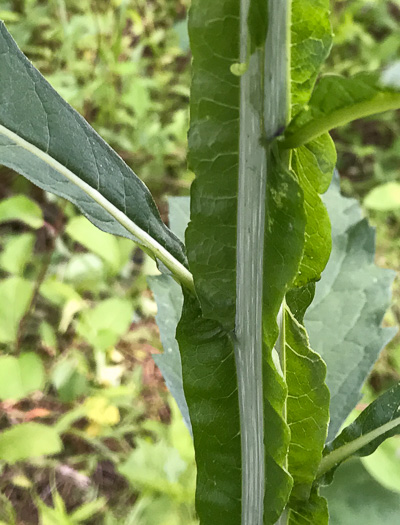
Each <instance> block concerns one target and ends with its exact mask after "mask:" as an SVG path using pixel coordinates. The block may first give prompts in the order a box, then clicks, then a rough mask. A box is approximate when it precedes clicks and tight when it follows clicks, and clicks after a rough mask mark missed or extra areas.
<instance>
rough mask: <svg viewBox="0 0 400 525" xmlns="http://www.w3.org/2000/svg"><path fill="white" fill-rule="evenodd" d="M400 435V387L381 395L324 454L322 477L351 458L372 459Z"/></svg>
mask: <svg viewBox="0 0 400 525" xmlns="http://www.w3.org/2000/svg"><path fill="white" fill-rule="evenodd" d="M399 431H400V383H399V384H397V385H395V386H393V387H392V388H390V389H389V390H388V391H387V392H385V393H384V394H382V395H380V396H379V397H378V399H376V400H375V401H374V402H373V403H371V404H370V405H368V407H367V408H366V409H365V410H364V411H363V412H361V414H360V415H359V416H358V418H357V419H356V420H355V421H354V422H353V423H352V424H351V425H349V426H348V427H346V428H345V429H344V430H343V431H342V432H341V433H340V434H339V435H338V436H337V437H336V438H335V439H334V440H333V441H332V442H331V443H329V444H328V445H327V446H326V447H325V450H324V459H323V461H322V462H321V465H320V468H319V474H320V475H325V474H326V473H330V472H331V471H332V470H334V469H336V468H337V467H338V466H339V465H340V463H342V462H343V461H345V460H346V459H348V458H349V457H351V456H368V455H369V454H372V453H373V452H374V451H375V450H376V448H377V447H378V446H379V445H380V444H381V443H382V442H383V441H384V440H385V439H387V438H389V437H391V436H394V435H396V434H398V433H399Z"/></svg>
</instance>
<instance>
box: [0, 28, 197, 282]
mask: <svg viewBox="0 0 400 525" xmlns="http://www.w3.org/2000/svg"><path fill="white" fill-rule="evenodd" d="M0 77H1V81H2V89H1V92H0V163H1V164H4V165H6V166H8V167H10V168H12V169H14V170H15V171H17V172H18V173H20V174H22V175H24V176H25V177H27V178H28V179H29V180H31V181H32V182H33V183H35V184H36V185H37V186H39V187H41V188H43V189H45V190H46V191H50V192H52V193H55V194H57V195H60V196H61V197H64V198H66V199H68V200H70V201H71V202H73V203H74V204H75V205H76V206H78V208H80V210H81V211H82V212H83V213H84V214H85V215H86V216H87V217H88V219H90V220H91V221H92V222H93V223H94V224H95V225H96V226H98V227H99V228H100V229H102V230H104V231H106V232H108V233H113V234H115V235H122V236H125V237H129V238H131V239H133V240H135V241H137V242H139V243H140V244H141V245H142V246H143V247H144V248H145V249H147V250H148V251H149V252H150V253H152V254H153V255H154V256H156V257H157V258H158V259H159V260H160V261H162V262H163V263H164V264H165V265H166V266H167V267H168V268H169V269H170V270H171V271H172V272H173V273H174V274H176V275H177V277H178V279H179V280H180V281H181V282H183V283H184V284H185V285H186V286H187V287H189V288H192V279H191V276H190V274H189V272H188V271H187V269H186V267H185V265H186V256H185V253H184V248H183V245H182V243H180V242H179V240H178V239H177V238H176V237H175V236H174V235H173V234H172V233H171V232H170V231H169V230H168V228H167V227H166V226H165V225H164V224H163V222H162V221H161V219H160V215H159V212H158V210H157V208H156V205H155V203H154V201H153V199H152V197H151V195H150V193H149V191H148V189H147V188H146V186H145V185H144V184H143V182H142V181H140V179H139V178H138V177H137V176H136V175H135V174H134V173H133V172H132V170H131V169H130V168H128V166H127V165H126V164H125V163H124V162H123V160H122V159H121V158H120V157H119V156H118V155H117V154H116V153H115V152H114V151H113V150H112V149H111V148H110V147H109V146H108V145H107V144H106V143H105V142H104V141H103V140H102V139H101V138H100V137H99V135H98V134H97V133H96V132H95V131H94V130H93V129H92V128H91V127H90V126H89V125H88V123H87V122H86V121H85V120H84V119H83V118H82V117H81V116H80V115H79V114H78V113H77V112H76V111H74V110H73V109H72V108H71V106H69V105H68V104H67V103H66V102H65V101H64V100H63V99H62V98H61V97H60V96H59V95H58V94H57V93H56V91H54V89H53V88H52V87H51V86H50V84H49V83H48V82H47V81H46V80H45V79H44V78H43V77H42V76H41V74H40V73H39V72H38V71H37V70H36V69H35V68H34V67H33V66H32V64H31V63H30V62H29V60H28V59H27V58H26V57H25V56H24V55H23V53H22V52H21V51H20V50H19V49H18V47H17V45H16V43H15V42H14V40H13V39H12V38H11V36H10V34H9V33H8V32H7V30H6V28H5V26H4V24H3V23H0Z"/></svg>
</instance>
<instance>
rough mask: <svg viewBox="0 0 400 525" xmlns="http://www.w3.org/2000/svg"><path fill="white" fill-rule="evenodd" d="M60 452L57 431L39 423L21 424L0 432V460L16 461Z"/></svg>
mask: <svg viewBox="0 0 400 525" xmlns="http://www.w3.org/2000/svg"><path fill="white" fill-rule="evenodd" d="M61 450H62V442H61V439H60V437H59V435H58V433H57V431H56V430H55V429H54V428H53V427H50V426H46V425H41V424H40V423H21V424H19V425H16V426H14V427H12V428H10V429H8V430H4V431H2V432H0V460H2V461H5V462H7V463H10V464H13V463H16V462H17V461H24V460H27V459H32V458H37V457H40V456H51V455H53V454H58V452H61Z"/></svg>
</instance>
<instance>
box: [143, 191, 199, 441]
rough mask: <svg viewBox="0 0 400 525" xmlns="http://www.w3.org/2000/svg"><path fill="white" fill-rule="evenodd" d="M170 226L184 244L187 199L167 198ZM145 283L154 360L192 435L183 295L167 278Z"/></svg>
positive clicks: (176, 284)
mask: <svg viewBox="0 0 400 525" xmlns="http://www.w3.org/2000/svg"><path fill="white" fill-rule="evenodd" d="M168 206H169V224H170V228H171V231H172V232H173V233H175V235H176V236H177V237H178V238H179V239H181V240H182V241H183V240H184V237H185V230H186V227H187V225H188V222H189V213H190V211H189V206H190V199H189V197H170V198H169V199H168ZM147 280H148V283H149V286H150V289H151V291H152V292H153V295H154V299H155V301H156V303H157V315H156V322H157V325H158V328H159V330H160V338H161V343H162V346H163V349H164V353H163V354H161V355H158V354H153V359H154V361H155V363H156V365H157V366H158V368H159V369H160V371H161V373H162V375H163V377H164V380H165V383H166V385H167V387H168V389H169V391H170V392H171V394H172V395H173V396H174V398H175V401H176V402H177V404H178V407H179V410H180V411H181V414H182V416H183V419H184V421H185V423H186V426H187V428H188V429H189V431H190V432H191V431H192V426H191V423H190V417H189V411H188V407H187V403H186V399H185V394H184V392H183V383H182V363H181V356H180V353H179V346H178V342H177V340H176V327H177V325H178V322H179V319H180V317H181V313H182V305H183V295H182V290H181V287H180V286H179V285H178V283H176V281H174V279H172V277H170V276H168V275H158V276H155V277H149V278H148V279H147Z"/></svg>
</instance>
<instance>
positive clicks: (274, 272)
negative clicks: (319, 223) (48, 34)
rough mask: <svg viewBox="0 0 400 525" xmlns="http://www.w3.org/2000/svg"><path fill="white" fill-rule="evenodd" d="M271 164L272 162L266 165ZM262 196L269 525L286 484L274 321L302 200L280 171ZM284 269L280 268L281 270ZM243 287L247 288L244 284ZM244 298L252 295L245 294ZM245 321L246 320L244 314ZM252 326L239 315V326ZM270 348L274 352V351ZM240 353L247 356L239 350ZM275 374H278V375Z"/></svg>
mask: <svg viewBox="0 0 400 525" xmlns="http://www.w3.org/2000/svg"><path fill="white" fill-rule="evenodd" d="M271 162H273V159H271ZM266 190H267V195H266V229H265V245H264V250H265V254H268V256H266V257H265V258H264V264H263V276H264V278H263V304H262V308H263V311H262V314H263V340H264V349H263V351H264V355H263V361H264V362H263V365H262V366H263V375H262V380H263V382H264V386H263V388H264V393H263V402H264V422H265V423H264V442H265V454H266V468H265V477H266V487H265V491H266V501H268V504H266V508H265V513H266V519H267V520H268V521H266V523H271V524H273V523H275V522H276V520H277V519H278V518H279V516H280V514H281V512H282V511H283V509H284V508H285V505H286V503H287V501H288V498H289V495H290V490H291V488H292V479H291V476H290V475H289V473H288V472H287V454H288V451H289V442H290V429H289V426H288V425H287V422H288V421H286V420H287V416H286V414H285V410H286V409H285V406H286V404H287V396H288V385H286V379H287V378H286V373H285V370H286V367H287V362H286V352H285V350H284V349H285V346H286V336H287V334H286V331H285V323H283V325H282V324H281V325H280V326H278V324H277V321H276V319H277V316H278V313H279V311H280V308H281V305H282V302H283V300H284V297H285V293H286V292H287V291H288V290H289V289H290V286H291V285H292V282H293V281H294V279H295V278H296V275H297V272H298V267H299V264H300V260H301V256H302V251H303V247H304V228H305V214H304V208H303V206H304V203H303V194H302V191H301V188H300V187H299V184H298V183H297V181H296V180H295V178H294V177H293V175H292V174H291V173H290V172H289V171H288V170H285V169H284V167H283V166H279V165H278V166H273V164H272V165H271V167H270V170H269V173H268V185H267V188H266ZM283 263H284V264H283ZM243 283H244V284H243V286H244V287H246V286H247V281H246V279H244V280H243ZM247 293H248V294H250V293H252V290H251V289H250V288H249V289H248V292H247ZM247 315H248V314H247ZM246 323H247V325H249V326H252V322H251V320H250V318H249V317H247V320H246V314H245V315H244V319H243V325H242V326H244V327H245V326H246ZM278 335H279V339H278V341H277V338H278ZM275 343H276V350H277V352H278V355H276V352H275V350H274V346H275ZM243 351H244V352H246V351H247V349H246V346H244V350H243ZM280 368H282V370H283V375H282V372H281V371H280Z"/></svg>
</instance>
